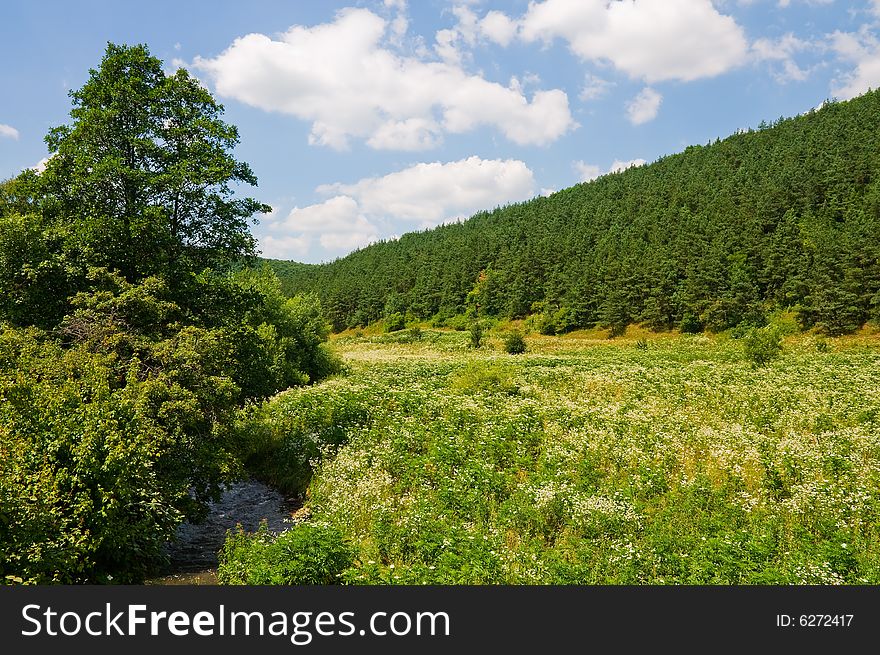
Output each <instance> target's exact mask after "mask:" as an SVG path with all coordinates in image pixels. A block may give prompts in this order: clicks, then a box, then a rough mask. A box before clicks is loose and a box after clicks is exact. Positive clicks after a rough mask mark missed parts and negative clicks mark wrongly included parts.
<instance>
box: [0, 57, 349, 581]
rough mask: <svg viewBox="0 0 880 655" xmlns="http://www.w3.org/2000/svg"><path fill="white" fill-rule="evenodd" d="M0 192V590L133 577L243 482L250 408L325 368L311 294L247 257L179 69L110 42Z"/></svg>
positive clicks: (212, 138)
mask: <svg viewBox="0 0 880 655" xmlns="http://www.w3.org/2000/svg"><path fill="white" fill-rule="evenodd" d="M70 95H71V99H72V103H73V109H72V110H71V119H72V121H71V123H70V124H69V125H64V126H61V127H57V128H54V129H53V130H51V131H50V133H49V135H48V137H47V139H46V141H47V143H48V145H49V148H50V150H51V152H52V153H53V155H52V157H51V158H50V159H49V162H48V164H47V166H46V169H45V171H44V172H43V173H35V172H34V171H25V172H24V173H22V174H21V175H20V176H18V177H17V178H15V179H13V180H10V181H7V182H5V183H3V184H0V580H4V579H5V580H7V581H10V580H11V581H22V582H109V581H123V582H126V581H129V582H130V581H138V580H140V579H142V577H143V576H144V575H145V574H146V573H147V572H148V571H149V570H150V567H151V566H152V565H153V564H154V563H155V562H156V561H157V558H158V557H159V556H160V553H161V547H162V544H163V543H164V542H165V541H167V540H168V539H169V538H171V537H172V536H173V534H174V531H175V529H176V527H177V525H178V524H179V523H180V522H181V521H182V520H184V519H185V518H197V517H198V516H200V515H201V514H202V513H203V512H204V510H205V507H206V503H207V501H209V500H211V499H212V498H216V497H217V495H218V493H219V492H220V490H221V489H222V486H223V485H224V484H225V483H227V482H229V481H231V480H234V479H236V478H237V477H239V476H241V475H242V473H243V460H244V459H245V458H246V457H247V455H248V435H243V434H240V433H239V432H238V431H237V428H236V420H237V418H236V417H237V415H238V411H239V409H240V408H242V407H243V406H245V405H246V404H247V403H249V402H251V401H253V400H258V399H262V398H265V397H267V396H270V395H272V394H274V393H276V392H277V391H279V390H281V389H286V388H287V387H290V386H294V385H300V384H305V383H308V382H310V381H314V380H318V379H320V378H321V377H324V376H326V375H328V374H330V373H332V372H333V371H334V370H335V368H336V361H335V359H334V358H333V356H332V355H331V354H330V352H329V351H327V350H325V348H324V345H323V342H324V341H325V339H326V336H327V326H326V325H325V321H324V317H323V314H322V311H321V307H320V304H319V303H318V301H317V299H316V298H315V297H314V296H311V295H307V296H302V297H296V298H288V297H286V296H285V295H284V294H282V292H281V288H280V283H279V281H278V279H277V277H276V276H275V275H274V274H273V273H272V272H271V271H270V270H269V269H268V268H264V269H262V270H254V269H251V268H249V267H247V266H245V265H244V264H247V263H248V261H250V260H251V258H252V257H253V252H254V239H253V237H252V236H251V234H250V233H249V231H248V226H247V223H248V220H249V219H250V218H251V217H252V216H253V214H255V213H257V212H261V211H267V210H268V209H269V208H268V207H266V206H265V205H263V204H261V203H259V202H257V201H256V200H254V199H252V198H238V197H236V196H235V194H234V193H233V190H234V187H235V185H237V184H239V183H245V184H251V185H255V184H256V178H255V177H254V175H253V173H252V171H251V169H250V168H249V167H248V166H247V164H244V163H241V162H238V161H236V160H235V158H234V157H233V154H232V150H233V148H234V146H235V144H236V143H237V141H238V133H237V131H236V129H235V128H234V127H233V126H230V125H227V124H226V123H224V122H223V121H222V118H221V117H222V113H223V108H222V107H221V106H220V105H219V104H217V103H216V102H215V101H214V99H213V98H212V97H211V95H210V94H209V93H208V92H207V91H206V90H205V89H204V88H202V87H201V86H200V85H199V84H198V82H197V81H196V80H195V79H193V78H192V77H190V76H189V75H188V74H187V73H186V71H183V70H179V71H177V72H176V73H174V74H172V75H168V74H166V73H165V72H164V69H163V65H162V62H161V61H160V60H158V59H156V58H154V57H152V56H151V55H150V54H149V51H148V49H147V48H146V46H142V45H141V46H132V47H129V46H123V45H114V44H109V45H108V46H107V50H106V54H105V56H104V58H103V60H102V61H101V64H100V66H99V67H98V68H97V69H96V70H92V71H91V73H90V76H89V79H88V81H87V82H86V83H85V84H84V85H83V87H82V88H80V89H78V90H76V91H73V92H72V93H71V94H70Z"/></svg>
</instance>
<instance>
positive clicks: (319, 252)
mask: <svg viewBox="0 0 880 655" xmlns="http://www.w3.org/2000/svg"><path fill="white" fill-rule="evenodd" d="M108 41H113V42H116V43H128V44H134V43H146V44H147V45H148V46H149V47H150V50H151V52H152V53H153V54H154V55H155V56H157V57H159V58H161V59H162V60H164V61H165V63H166V65H167V67H168V69H169V70H173V69H174V68H176V67H179V66H183V67H186V68H187V69H188V70H190V71H191V72H192V73H193V74H194V75H196V76H197V77H198V78H199V79H200V80H202V81H203V83H204V84H205V85H206V86H207V87H208V88H209V89H210V90H211V91H212V93H214V95H215V96H216V97H217V98H218V99H219V100H220V101H221V102H222V103H223V104H224V106H225V107H226V114H225V117H226V120H227V121H229V122H231V123H233V124H235V125H237V126H238V128H239V131H240V135H241V143H240V145H239V147H238V148H237V150H236V155H237V157H238V158H239V159H242V160H244V161H247V162H248V163H250V164H251V166H252V167H253V169H254V172H255V173H256V174H257V177H258V178H259V182H260V184H259V188H258V189H255V190H253V189H244V191H245V192H248V193H250V194H252V195H255V196H256V197H257V198H259V199H260V200H261V201H263V202H266V203H268V204H270V205H272V206H273V208H274V211H273V213H272V214H271V215H269V216H263V217H262V218H261V220H260V223H259V225H257V226H255V227H254V233H255V234H256V235H257V237H258V239H259V241H260V245H261V248H262V251H263V253H264V254H265V255H266V256H270V257H277V258H284V259H295V260H299V261H308V262H318V261H324V260H330V259H333V258H335V257H338V256H341V255H344V254H346V253H347V252H350V251H351V250H353V249H355V248H358V247H362V246H364V245H366V244H367V243H369V242H371V241H374V240H377V239H385V238H393V237H394V236H397V235H400V234H403V233H404V232H408V231H412V230H421V229H425V228H428V227H432V226H434V225H438V224H440V223H442V222H445V221H450V220H456V219H458V218H462V217H467V216H469V215H471V214H472V213H473V212H475V211H477V210H479V209H491V208H492V207H495V206H497V205H503V204H506V203H508V202H515V201H520V200H524V199H527V198H530V197H534V196H536V195H540V194H546V193H551V192H552V191H553V190H557V189H561V188H564V187H567V186H571V185H572V184H575V183H577V182H580V181H583V180H589V179H592V178H594V177H596V176H597V175H600V174H605V173H608V172H613V171H614V170H619V169H620V168H623V167H626V166H629V165H639V164H641V163H644V162H651V161H654V160H655V159H657V158H658V157H660V156H662V155H665V154H670V153H673V152H678V151H680V150H682V149H684V148H685V147H686V146H687V145H690V144H695V143H706V142H708V141H710V140H714V139H715V138H716V137H724V136H727V135H728V134H730V133H732V132H734V131H735V130H737V129H745V128H748V127H755V126H757V125H758V124H759V123H760V122H761V120H763V119H766V120H768V121H770V120H774V119H776V118H779V117H780V116H791V115H794V114H798V113H802V112H805V111H808V110H809V109H811V108H813V107H816V106H817V105H819V104H820V103H821V102H822V101H823V100H825V99H827V98H831V97H835V98H839V99H846V98H850V97H853V96H855V95H858V94H860V93H863V92H864V91H866V90H867V89H868V88H876V87H877V86H880V0H854V1H853V2H840V1H838V0H634V1H633V0H610V1H609V0H533V1H531V2H528V1H516V0H513V1H508V2H494V1H491V0H482V1H480V0H470V1H464V0H423V1H419V2H416V1H414V0H410V1H409V2H407V1H406V0H360V1H358V0H351V1H350V2H329V1H321V2H318V1H307V0H303V1H299V2H290V1H281V0H277V1H271V0H267V1H260V0H251V1H250V2H247V3H245V2H241V1H235V2H224V1H214V2H195V1H180V0H177V1H175V2H170V1H167V0H153V1H152V2H149V3H135V2H118V1H115V2H110V1H106V2H105V1H98V0H93V1H87V0H84V1H80V2H76V3H73V2H60V1H55V2H47V1H43V2H39V3H37V2H25V1H14V0H7V1H6V2H4V3H3V5H2V7H0V61H2V62H3V66H2V68H0V83H2V88H3V89H4V92H3V94H2V96H0V179H5V178H8V177H11V176H13V175H16V174H17V173H18V172H20V171H21V170H22V169H24V168H28V167H33V166H37V165H38V164H39V162H40V161H41V160H43V159H44V158H45V157H46V156H47V154H48V153H47V150H46V146H45V144H44V142H43V137H44V136H45V134H46V132H47V131H48V130H49V128H50V127H53V126H56V125H60V124H63V123H65V122H67V121H68V120H69V117H68V112H69V110H70V99H69V98H68V96H67V93H68V91H70V90H71V89H76V88H78V87H80V86H81V85H82V84H83V83H84V82H85V80H86V78H87V76H88V69H89V68H91V67H95V66H97V65H98V63H99V62H100V59H101V55H102V52H103V50H104V48H105V46H106V43H107V42H108Z"/></svg>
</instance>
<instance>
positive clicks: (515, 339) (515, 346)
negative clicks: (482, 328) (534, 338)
mask: <svg viewBox="0 0 880 655" xmlns="http://www.w3.org/2000/svg"><path fill="white" fill-rule="evenodd" d="M525 351H526V340H525V339H524V338H523V335H522V334H520V333H519V332H511V333H510V334H508V335H507V336H506V337H505V338H504V352H506V353H508V354H510V355H521V354H522V353H524V352H525Z"/></svg>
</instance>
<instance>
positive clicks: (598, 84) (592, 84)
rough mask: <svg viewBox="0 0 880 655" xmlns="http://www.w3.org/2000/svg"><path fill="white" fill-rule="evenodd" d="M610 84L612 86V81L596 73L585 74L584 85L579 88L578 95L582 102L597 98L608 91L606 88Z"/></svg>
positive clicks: (609, 86)
mask: <svg viewBox="0 0 880 655" xmlns="http://www.w3.org/2000/svg"><path fill="white" fill-rule="evenodd" d="M612 86H614V82H609V81H608V80H605V79H602V78H601V77H597V76H596V75H587V77H586V78H585V79H584V86H583V87H582V88H581V92H580V94H579V95H578V97H579V98H580V99H581V100H583V101H584V102H588V101H590V100H597V99H598V98H601V97H602V96H604V95H605V94H606V93H608V90H609V89H610V88H611V87H612Z"/></svg>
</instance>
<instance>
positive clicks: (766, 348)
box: [742, 326, 782, 366]
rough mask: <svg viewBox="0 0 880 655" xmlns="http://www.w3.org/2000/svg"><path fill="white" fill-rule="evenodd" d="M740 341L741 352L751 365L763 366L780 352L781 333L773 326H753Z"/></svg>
mask: <svg viewBox="0 0 880 655" xmlns="http://www.w3.org/2000/svg"><path fill="white" fill-rule="evenodd" d="M742 341H743V352H744V353H745V356H746V358H747V359H748V360H750V361H751V362H752V365H753V366H765V365H766V364H767V363H769V362H770V361H771V360H773V359H776V358H777V357H779V355H780V354H782V335H781V334H780V333H779V330H778V329H777V328H775V327H773V326H767V327H763V328H754V329H753V330H751V331H750V332H749V333H748V335H746V337H745V338H744V339H743V340H742Z"/></svg>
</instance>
